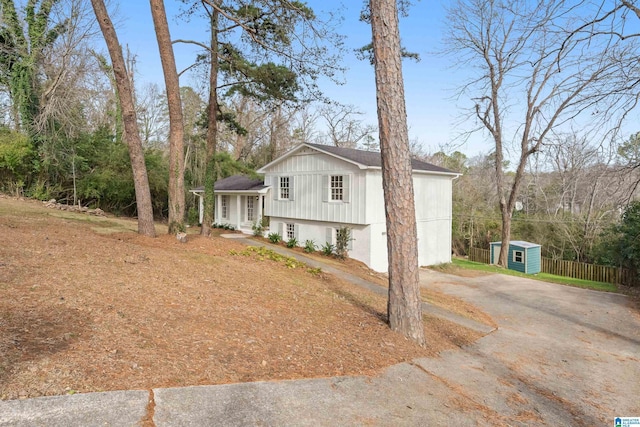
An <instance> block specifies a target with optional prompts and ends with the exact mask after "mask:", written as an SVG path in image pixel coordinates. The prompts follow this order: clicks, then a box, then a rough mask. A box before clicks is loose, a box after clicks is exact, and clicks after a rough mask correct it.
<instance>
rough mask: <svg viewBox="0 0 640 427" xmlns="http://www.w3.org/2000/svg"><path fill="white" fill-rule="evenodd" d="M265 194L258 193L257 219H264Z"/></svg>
mask: <svg viewBox="0 0 640 427" xmlns="http://www.w3.org/2000/svg"><path fill="white" fill-rule="evenodd" d="M263 199H264V196H263V195H262V194H258V216H257V217H256V218H257V221H262V201H263Z"/></svg>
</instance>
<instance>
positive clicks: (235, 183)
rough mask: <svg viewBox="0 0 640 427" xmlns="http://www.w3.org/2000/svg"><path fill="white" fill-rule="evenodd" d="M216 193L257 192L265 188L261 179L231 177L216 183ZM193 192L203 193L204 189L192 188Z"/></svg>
mask: <svg viewBox="0 0 640 427" xmlns="http://www.w3.org/2000/svg"><path fill="white" fill-rule="evenodd" d="M213 188H214V190H216V191H259V190H262V189H263V188H267V186H266V185H264V180H263V179H260V178H258V179H251V178H249V177H248V176H245V175H232V176H229V177H226V178H223V179H219V180H217V181H216V183H215V185H214V186H213ZM193 191H204V187H202V186H200V187H198V188H194V189H193Z"/></svg>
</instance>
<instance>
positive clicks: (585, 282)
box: [437, 258, 618, 292]
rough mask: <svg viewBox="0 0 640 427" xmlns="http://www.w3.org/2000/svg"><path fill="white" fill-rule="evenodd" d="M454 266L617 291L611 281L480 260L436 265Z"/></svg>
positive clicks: (448, 267) (441, 268)
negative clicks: (522, 269)
mask: <svg viewBox="0 0 640 427" xmlns="http://www.w3.org/2000/svg"><path fill="white" fill-rule="evenodd" d="M454 268H463V269H467V270H476V271H484V272H486V273H491V274H506V275H509V276H518V277H526V278H528V279H535V280H541V281H543V282H550V283H558V284H561V285H568V286H575V287H578V288H585V289H593V290H596V291H605V292H618V287H617V286H616V285H614V284H611V283H604V282H594V281H591V280H583V279H574V278H572V277H563V276H555V275H553V274H548V273H538V274H524V273H520V272H519V271H514V270H508V269H506V268H502V267H498V266H495V265H491V264H483V263H480V262H474V261H469V260H466V259H462V258H452V260H451V264H449V265H445V266H442V267H437V269H439V270H441V271H444V272H447V273H449V272H451V273H453V274H455V272H453V271H452V269H454Z"/></svg>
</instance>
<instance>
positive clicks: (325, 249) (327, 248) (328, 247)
mask: <svg viewBox="0 0 640 427" xmlns="http://www.w3.org/2000/svg"><path fill="white" fill-rule="evenodd" d="M335 249H336V248H335V246H333V245H332V244H331V243H329V242H326V243H325V244H324V245H322V248H321V249H320V250H321V251H322V254H323V255H326V256H331V255H333V251H335Z"/></svg>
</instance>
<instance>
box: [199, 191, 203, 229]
mask: <svg viewBox="0 0 640 427" xmlns="http://www.w3.org/2000/svg"><path fill="white" fill-rule="evenodd" d="M202 218H204V197H203V196H202V195H200V194H198V220H199V221H200V224H202Z"/></svg>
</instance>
